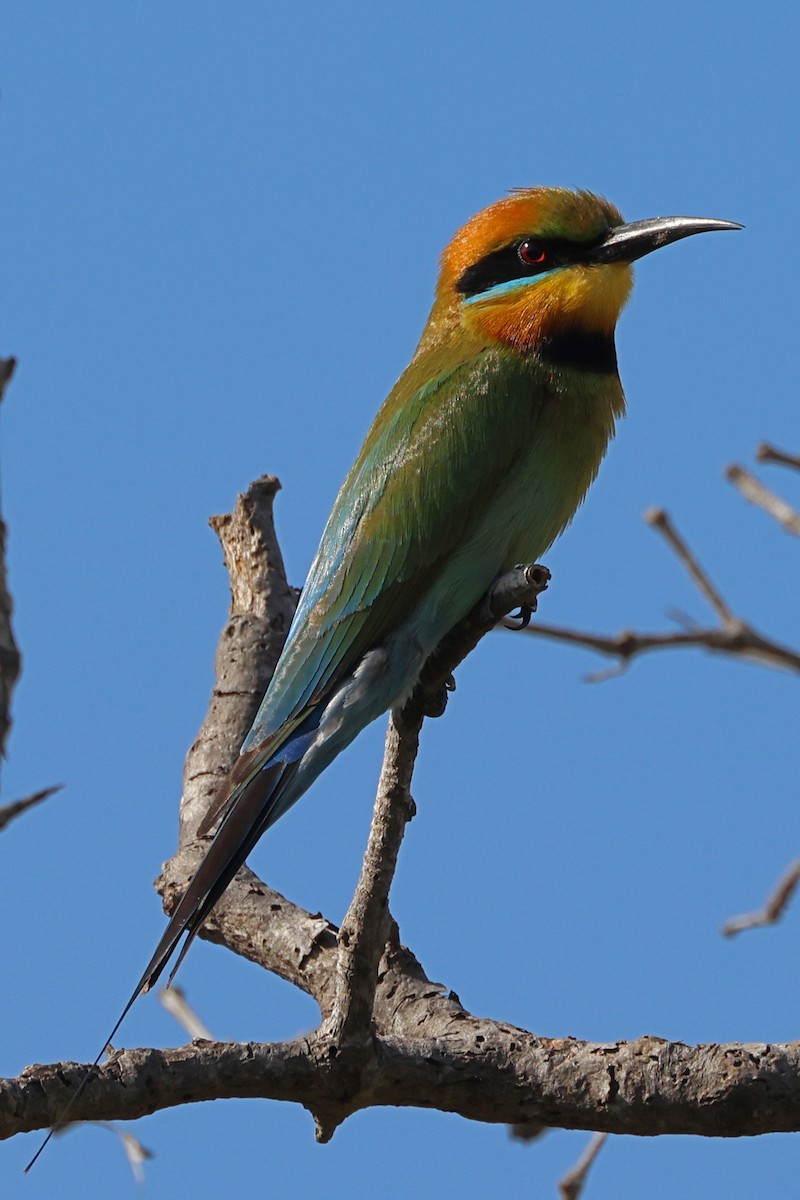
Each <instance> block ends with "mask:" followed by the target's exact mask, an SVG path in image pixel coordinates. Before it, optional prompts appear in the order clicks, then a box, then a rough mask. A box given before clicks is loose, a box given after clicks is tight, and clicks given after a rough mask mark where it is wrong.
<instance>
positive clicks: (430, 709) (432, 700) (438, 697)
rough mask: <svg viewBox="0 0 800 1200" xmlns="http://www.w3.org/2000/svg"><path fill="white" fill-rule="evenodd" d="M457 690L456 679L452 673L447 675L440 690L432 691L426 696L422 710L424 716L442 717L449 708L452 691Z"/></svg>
mask: <svg viewBox="0 0 800 1200" xmlns="http://www.w3.org/2000/svg"><path fill="white" fill-rule="evenodd" d="M455 690H456V681H455V678H454V677H453V675H452V674H450V675H448V676H447V679H445V681H444V683H443V684H442V686H441V687H440V688H439V690H438V691H436V692H432V693H431V694H430V695H428V696H426V698H425V707H424V708H423V710H422V713H423V716H426V717H441V716H442V714H443V713H444V710H445V709H446V708H447V701H448V699H449V697H450V693H451V692H454V691H455Z"/></svg>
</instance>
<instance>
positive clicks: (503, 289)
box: [463, 267, 563, 304]
mask: <svg viewBox="0 0 800 1200" xmlns="http://www.w3.org/2000/svg"><path fill="white" fill-rule="evenodd" d="M562 270H563V267H553V269H552V270H551V271H542V272H541V273H540V274H539V275H526V276H525V278H524V279H508V280H506V282H505V283H496V284H495V285H494V287H490V288H487V289H486V291H485V292H478V293H477V294H476V295H475V296H468V297H467V299H466V300H464V301H463V303H464V304H478V303H480V301H481V300H494V299H495V297H496V296H505V294H506V293H507V292H516V291H517V290H518V289H519V288H524V287H532V286H533V284H536V283H538V282H539V280H540V279H547V277H548V275H556V274H557V273H558V272H559V271H562Z"/></svg>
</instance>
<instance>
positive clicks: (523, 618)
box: [506, 603, 536, 630]
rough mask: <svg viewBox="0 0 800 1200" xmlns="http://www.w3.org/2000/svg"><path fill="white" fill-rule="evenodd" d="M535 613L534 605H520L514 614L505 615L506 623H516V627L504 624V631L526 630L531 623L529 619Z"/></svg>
mask: <svg viewBox="0 0 800 1200" xmlns="http://www.w3.org/2000/svg"><path fill="white" fill-rule="evenodd" d="M535 612H536V604H535V603H534V604H520V606H519V608H518V609H517V611H516V612H510V613H508V614H507V615H506V622H509V621H518V622H519V624H517V625H509V624H506V629H512V630H516V629H527V628H528V626H529V625H530V623H531V617H532V616H533V614H534V613H535Z"/></svg>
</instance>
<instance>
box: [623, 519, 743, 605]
mask: <svg viewBox="0 0 800 1200" xmlns="http://www.w3.org/2000/svg"><path fill="white" fill-rule="evenodd" d="M644 519H645V521H646V522H647V524H648V525H652V527H653V528H654V529H657V530H658V532H659V533H660V534H662V535H663V537H664V538H665V540H666V542H667V544H668V545H669V546H670V547H671V548H672V549H673V550H674V551H675V554H676V555H677V557H678V559H679V560H680V562H682V563H683V565H684V567H685V568H686V570H687V571H688V572H689V574H690V576H691V577H692V580H693V581H694V583H695V584H696V585H697V588H698V590H699V591H700V593H701V595H703V596H705V598H706V600H707V601H708V603H709V604H710V605H711V607H712V608H713V610H714V612H715V613H716V614H717V616H718V617H719V619H720V621H721V622H722V624H723V625H737V624H738V621H737V619H736V617H735V616H734V615H733V613H732V612H731V610H730V608H729V607H728V605H727V603H726V602H725V600H723V598H722V596H721V594H720V593H719V592H718V591H717V589H716V588H715V586H714V584H713V583H712V582H711V579H710V578H709V576H708V575H707V574H706V572H705V571H704V570H703V568H702V567H701V566H700V563H699V562H698V560H697V559H696V558H695V556H694V554H692V552H691V550H690V549H689V547H688V545H687V543H686V542H685V541H684V540H683V538H682V537H681V535H680V534H679V533H678V531H677V529H676V528H675V526H674V525H673V523H672V520H671V518H670V515H669V513H668V512H667V511H666V510H665V509H663V508H649V509H648V510H647V512H646V513H645V514H644Z"/></svg>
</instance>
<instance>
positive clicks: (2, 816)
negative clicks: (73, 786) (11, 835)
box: [0, 783, 64, 829]
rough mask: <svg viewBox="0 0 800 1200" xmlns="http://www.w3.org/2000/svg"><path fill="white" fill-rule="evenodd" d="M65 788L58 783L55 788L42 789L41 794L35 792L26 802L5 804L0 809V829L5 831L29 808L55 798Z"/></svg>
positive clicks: (26, 798)
mask: <svg viewBox="0 0 800 1200" xmlns="http://www.w3.org/2000/svg"><path fill="white" fill-rule="evenodd" d="M63 786H64V785H63V783H57V784H56V785H55V787H48V788H42V790H41V791H40V792H34V793H33V795H32V796H26V797H25V799H24V800H15V801H14V802H13V803H12V804H4V805H3V806H2V807H0V829H5V827H6V825H10V823H11V822H12V821H13V820H14V819H15V818H16V817H18V816H20V815H21V814H22V813H24V812H27V811H28V809H29V808H33V807H34V806H35V805H37V804H41V803H42V801H43V800H47V798H48V797H49V796H54V795H55V793H56V792H60V791H61V789H62V787H63Z"/></svg>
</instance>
